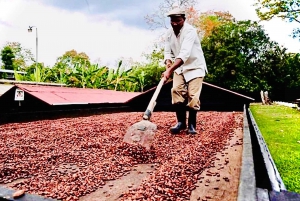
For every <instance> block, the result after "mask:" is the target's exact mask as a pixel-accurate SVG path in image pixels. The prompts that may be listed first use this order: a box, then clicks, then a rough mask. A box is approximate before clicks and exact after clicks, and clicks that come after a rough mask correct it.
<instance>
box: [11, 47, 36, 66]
mask: <svg viewBox="0 0 300 201" xmlns="http://www.w3.org/2000/svg"><path fill="white" fill-rule="evenodd" d="M5 46H8V47H10V48H11V50H12V51H13V53H14V55H15V58H14V62H13V65H14V68H15V69H16V70H20V71H24V70H25V69H26V68H27V66H28V65H30V63H32V62H34V61H35V59H34V58H33V54H32V53H31V51H30V50H29V49H26V48H24V47H22V45H21V43H19V42H8V43H7V44H6V45H5Z"/></svg>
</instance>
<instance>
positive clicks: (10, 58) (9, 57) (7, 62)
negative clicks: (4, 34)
mask: <svg viewBox="0 0 300 201" xmlns="http://www.w3.org/2000/svg"><path fill="white" fill-rule="evenodd" d="M14 59H15V55H14V53H13V51H12V49H11V48H10V47H9V46H5V47H4V48H3V49H2V50H1V60H2V63H3V64H4V69H7V70H14V65H13V63H14Z"/></svg>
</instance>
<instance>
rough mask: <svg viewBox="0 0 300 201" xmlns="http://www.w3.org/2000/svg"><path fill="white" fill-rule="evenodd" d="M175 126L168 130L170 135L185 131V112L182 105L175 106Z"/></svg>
mask: <svg viewBox="0 0 300 201" xmlns="http://www.w3.org/2000/svg"><path fill="white" fill-rule="evenodd" d="M176 117H177V124H176V125H175V126H173V127H171V128H170V132H171V133H172V134H178V133H179V132H180V131H181V130H184V129H186V110H185V107H184V105H183V104H178V105H176Z"/></svg>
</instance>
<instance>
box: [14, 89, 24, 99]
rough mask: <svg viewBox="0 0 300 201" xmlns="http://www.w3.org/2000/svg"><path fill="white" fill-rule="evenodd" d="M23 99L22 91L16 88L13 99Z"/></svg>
mask: <svg viewBox="0 0 300 201" xmlns="http://www.w3.org/2000/svg"><path fill="white" fill-rule="evenodd" d="M23 100H24V91H23V90H21V89H16V93H15V101H23Z"/></svg>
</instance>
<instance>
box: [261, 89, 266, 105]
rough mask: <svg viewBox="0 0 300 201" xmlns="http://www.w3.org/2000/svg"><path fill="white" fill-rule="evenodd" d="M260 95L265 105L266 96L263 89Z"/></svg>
mask: <svg viewBox="0 0 300 201" xmlns="http://www.w3.org/2000/svg"><path fill="white" fill-rule="evenodd" d="M260 97H261V102H262V104H263V105H264V104H265V98H264V92H263V91H262V90H261V91H260Z"/></svg>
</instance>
